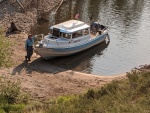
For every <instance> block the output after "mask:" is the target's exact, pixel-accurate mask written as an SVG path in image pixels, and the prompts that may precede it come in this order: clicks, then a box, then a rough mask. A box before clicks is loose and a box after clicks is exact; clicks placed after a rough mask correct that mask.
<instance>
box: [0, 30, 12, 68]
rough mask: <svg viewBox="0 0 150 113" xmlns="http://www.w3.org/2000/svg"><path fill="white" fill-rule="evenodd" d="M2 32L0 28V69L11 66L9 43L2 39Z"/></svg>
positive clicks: (4, 38) (6, 39) (7, 40)
mask: <svg viewBox="0 0 150 113" xmlns="http://www.w3.org/2000/svg"><path fill="white" fill-rule="evenodd" d="M3 33H4V31H3V29H2V28H0V67H2V66H3V67H8V66H11V62H10V61H11V59H10V58H11V41H9V39H8V38H6V37H4V35H3Z"/></svg>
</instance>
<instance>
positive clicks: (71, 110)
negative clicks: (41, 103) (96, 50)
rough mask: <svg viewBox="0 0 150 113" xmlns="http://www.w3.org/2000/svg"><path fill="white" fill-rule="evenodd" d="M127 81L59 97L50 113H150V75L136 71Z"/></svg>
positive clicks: (51, 106)
mask: <svg viewBox="0 0 150 113" xmlns="http://www.w3.org/2000/svg"><path fill="white" fill-rule="evenodd" d="M127 78H128V79H126V80H122V81H113V82H112V83H110V84H107V85H105V86H103V87H101V88H100V89H98V90H93V89H91V90H88V91H87V93H85V94H82V95H78V96H74V97H73V96H71V97H68V96H67V97H59V98H58V99H57V100H56V101H53V102H50V108H49V110H48V113H150V73H148V72H142V73H140V72H136V71H133V72H132V73H128V74H127Z"/></svg>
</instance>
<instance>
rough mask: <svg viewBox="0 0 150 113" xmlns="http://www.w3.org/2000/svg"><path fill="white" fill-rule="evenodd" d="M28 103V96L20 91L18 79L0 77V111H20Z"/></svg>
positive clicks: (6, 112) (5, 112) (8, 112)
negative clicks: (10, 79)
mask: <svg viewBox="0 0 150 113" xmlns="http://www.w3.org/2000/svg"><path fill="white" fill-rule="evenodd" d="M28 103H29V96H28V95H27V94H25V93H22V92H21V87H20V82H19V81H9V80H5V78H4V77H0V113H21V111H22V110H23V109H25V106H26V105H27V104H28Z"/></svg>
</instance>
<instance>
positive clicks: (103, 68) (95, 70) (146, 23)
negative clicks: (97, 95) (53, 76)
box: [34, 0, 150, 75]
mask: <svg viewBox="0 0 150 113" xmlns="http://www.w3.org/2000/svg"><path fill="white" fill-rule="evenodd" d="M78 12H79V13H80V20H82V21H84V22H86V23H89V24H90V23H91V22H93V21H99V22H100V23H102V24H104V25H106V26H108V27H109V36H110V39H111V41H110V43H109V44H106V43H103V44H101V45H98V46H96V47H94V48H91V49H89V50H87V51H85V52H83V53H79V54H77V55H74V56H70V57H63V58H55V59H53V60H49V63H52V64H55V65H58V66H60V67H63V68H66V69H72V70H76V71H82V72H86V73H92V74H97V75H116V74H123V73H126V72H128V71H130V70H131V69H133V68H134V67H139V66H140V65H144V64H149V61H150V13H149V12H150V1H149V0H121V1H120V0H69V1H68V2H65V3H64V4H62V6H61V7H60V8H59V10H58V11H57V13H56V15H53V11H52V12H50V15H49V18H50V21H49V23H46V24H45V25H44V24H43V23H42V26H41V27H36V28H35V29H34V30H36V31H37V32H36V33H41V32H44V33H45V34H47V33H48V26H47V25H53V24H57V23H60V22H63V21H66V20H69V19H73V18H74V16H75V14H77V13H78ZM45 29H46V30H45ZM38 30H39V31H38Z"/></svg>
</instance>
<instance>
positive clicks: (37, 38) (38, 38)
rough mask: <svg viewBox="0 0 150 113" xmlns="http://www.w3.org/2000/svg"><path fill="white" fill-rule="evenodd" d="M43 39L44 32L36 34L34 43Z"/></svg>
mask: <svg viewBox="0 0 150 113" xmlns="http://www.w3.org/2000/svg"><path fill="white" fill-rule="evenodd" d="M43 39H44V34H38V35H36V38H35V41H34V45H35V46H36V45H37V44H39V42H40V41H41V40H43Z"/></svg>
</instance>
